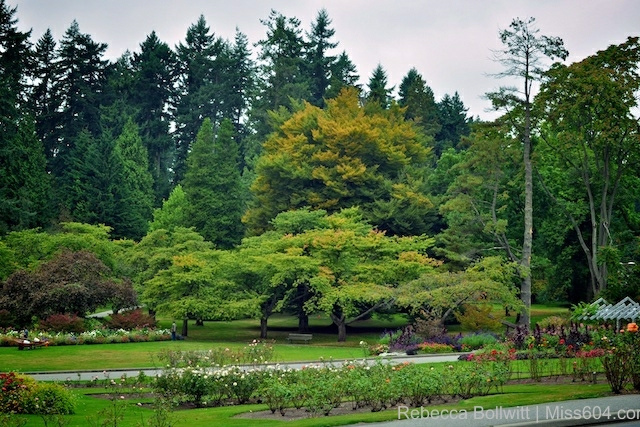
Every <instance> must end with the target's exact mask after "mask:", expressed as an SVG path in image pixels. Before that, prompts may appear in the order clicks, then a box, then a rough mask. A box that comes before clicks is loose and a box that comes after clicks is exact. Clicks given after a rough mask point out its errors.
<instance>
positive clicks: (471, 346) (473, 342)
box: [460, 333, 498, 350]
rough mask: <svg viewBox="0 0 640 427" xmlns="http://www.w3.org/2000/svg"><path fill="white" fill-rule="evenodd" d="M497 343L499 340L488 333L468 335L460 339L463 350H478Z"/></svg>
mask: <svg viewBox="0 0 640 427" xmlns="http://www.w3.org/2000/svg"><path fill="white" fill-rule="evenodd" d="M496 342H498V339H497V338H496V337H495V336H493V335H491V334H487V333H483V334H473V335H466V336H464V337H462V338H460V345H461V346H462V349H463V350H477V349H479V348H482V347H484V346H486V345H491V344H495V343H496Z"/></svg>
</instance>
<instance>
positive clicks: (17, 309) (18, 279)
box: [0, 251, 137, 326]
mask: <svg viewBox="0 0 640 427" xmlns="http://www.w3.org/2000/svg"><path fill="white" fill-rule="evenodd" d="M110 275H111V271H110V270H109V268H108V267H106V266H105V265H104V264H103V263H102V262H101V261H100V260H99V259H98V258H97V257H96V256H95V255H94V254H93V253H91V252H88V251H79V252H71V251H62V252H60V253H59V254H58V255H56V256H55V257H54V258H53V259H51V260H49V261H47V262H46V263H44V264H42V265H40V266H39V267H38V269H37V270H36V271H35V272H28V271H25V270H21V271H18V272H16V273H13V274H12V275H11V276H10V277H9V278H8V279H7V280H6V281H5V283H4V284H3V287H2V293H1V295H0V300H1V301H2V302H3V307H7V309H8V310H9V312H10V313H12V314H13V316H14V318H15V319H16V321H17V322H18V324H19V325H20V326H25V325H29V324H30V323H31V321H32V316H33V317H37V318H40V319H45V318H46V317H47V316H49V315H51V314H60V313H75V314H78V315H80V316H84V315H85V314H87V313H90V312H92V311H94V310H95V309H96V308H98V307H100V306H104V305H107V304H109V303H110V302H112V301H115V302H117V305H118V307H119V308H121V306H122V304H125V305H127V306H129V307H130V306H133V305H135V304H137V301H136V300H135V294H134V293H133V292H131V291H130V289H127V286H126V283H128V282H123V283H122V284H117V283H116V282H115V281H114V280H113V279H112V278H111V277H110ZM127 295H128V296H130V298H127ZM131 298H133V299H131Z"/></svg>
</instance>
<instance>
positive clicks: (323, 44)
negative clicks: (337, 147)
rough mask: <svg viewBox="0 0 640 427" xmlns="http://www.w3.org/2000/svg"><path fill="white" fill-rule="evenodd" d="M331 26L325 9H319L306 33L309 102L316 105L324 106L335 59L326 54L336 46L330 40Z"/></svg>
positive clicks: (335, 43)
mask: <svg viewBox="0 0 640 427" xmlns="http://www.w3.org/2000/svg"><path fill="white" fill-rule="evenodd" d="M335 32H336V31H335V30H334V29H333V28H331V19H329V14H328V13H327V10H326V9H321V10H320V11H319V12H318V15H317V16H316V20H315V21H314V22H313V23H312V24H311V31H310V32H309V33H307V39H308V42H307V50H306V56H307V67H308V70H309V71H308V73H309V76H310V91H311V93H310V98H309V102H310V103H311V104H313V105H316V106H318V107H323V106H324V97H325V94H326V92H327V89H328V88H329V83H330V79H331V68H332V65H333V63H334V62H335V61H336V57H335V56H331V55H328V51H330V50H331V49H334V48H335V47H337V46H338V43H337V42H333V41H331V39H332V37H333V36H334V35H335Z"/></svg>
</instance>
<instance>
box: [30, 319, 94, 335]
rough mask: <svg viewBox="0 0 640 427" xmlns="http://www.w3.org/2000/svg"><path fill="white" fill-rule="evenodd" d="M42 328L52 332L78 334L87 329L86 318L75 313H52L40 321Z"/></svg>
mask: <svg viewBox="0 0 640 427" xmlns="http://www.w3.org/2000/svg"><path fill="white" fill-rule="evenodd" d="M40 328H41V329H43V330H45V331H50V332H66V333H76V334H79V333H81V332H84V331H85V327H84V320H83V319H82V318H80V317H78V316H76V315H75V314H52V315H51V316H49V317H47V318H46V319H44V320H42V321H41V322H40Z"/></svg>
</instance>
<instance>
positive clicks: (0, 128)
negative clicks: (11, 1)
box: [0, 0, 31, 138]
mask: <svg viewBox="0 0 640 427" xmlns="http://www.w3.org/2000/svg"><path fill="white" fill-rule="evenodd" d="M16 10H17V8H15V7H14V8H10V7H9V6H8V5H7V4H6V3H5V1H4V0H0V132H1V133H2V136H0V138H2V137H13V135H15V133H16V132H17V126H18V118H19V116H20V111H19V109H20V108H21V105H22V104H23V103H24V95H25V77H26V76H25V72H26V70H27V69H28V68H29V66H30V63H31V51H30V43H29V37H30V35H31V32H30V31H29V32H27V33H24V32H21V31H18V28H17V26H16V25H17V22H18V20H17V19H15V17H14V15H15V13H16Z"/></svg>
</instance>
